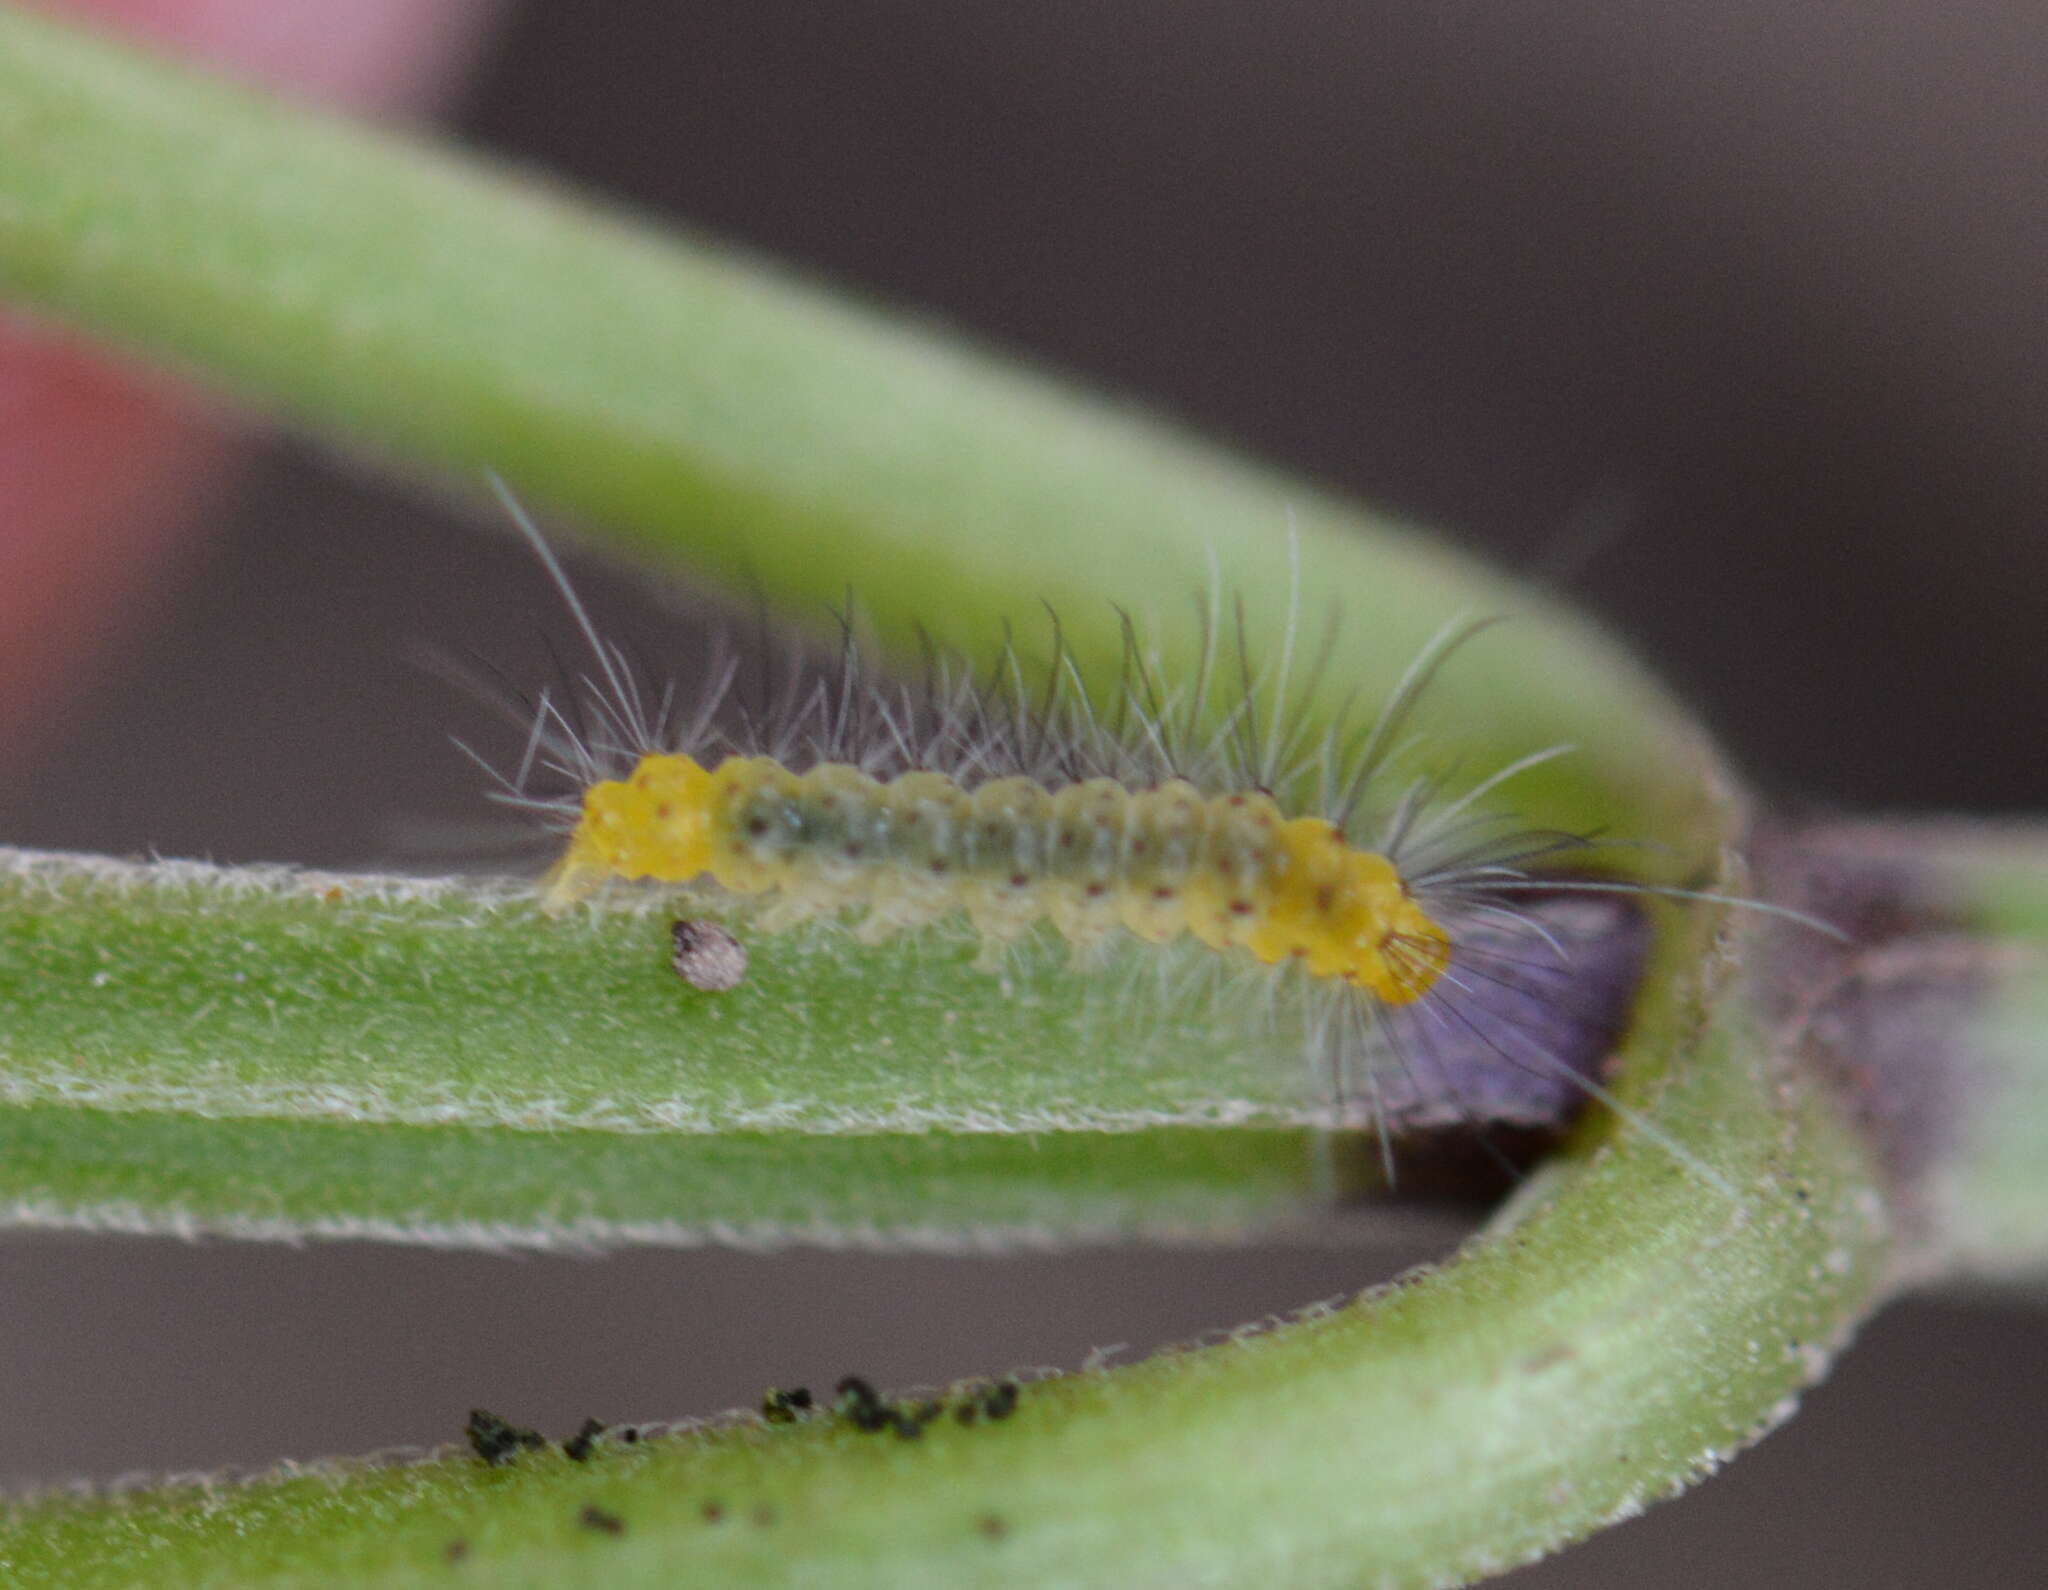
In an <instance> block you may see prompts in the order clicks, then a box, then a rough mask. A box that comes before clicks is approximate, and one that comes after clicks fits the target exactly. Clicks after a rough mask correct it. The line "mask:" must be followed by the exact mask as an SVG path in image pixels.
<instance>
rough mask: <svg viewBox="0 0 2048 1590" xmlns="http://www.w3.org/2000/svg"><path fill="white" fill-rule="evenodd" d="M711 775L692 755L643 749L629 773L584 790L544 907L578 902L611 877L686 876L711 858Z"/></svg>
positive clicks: (678, 879) (670, 879) (669, 879)
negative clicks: (649, 752)
mask: <svg viewBox="0 0 2048 1590" xmlns="http://www.w3.org/2000/svg"><path fill="white" fill-rule="evenodd" d="M711 795H712V775H711V774H710V773H708V772H706V771H705V770H704V769H703V768H702V767H701V766H699V765H698V763H696V762H695V761H693V760H692V759H691V758H689V757H687V756H665V755H654V756H643V757H642V758H641V759H640V761H639V764H638V765H637V766H636V767H635V768H634V769H633V772H632V776H631V777H629V778H625V779H607V780H605V781H604V782H602V783H598V784H593V785H592V786H591V787H590V788H589V789H587V790H585V791H584V793H583V807H582V815H581V816H580V817H579V818H578V819H577V822H576V830H575V832H574V833H573V834H571V835H570V838H569V848H568V849H567V850H565V851H564V852H563V853H562V859H561V860H559V861H557V862H556V863H555V865H554V867H553V868H552V869H551V870H550V871H549V873H548V876H547V880H546V885H545V893H544V895H543V897H542V906H543V909H545V910H547V911H550V912H554V911H561V910H564V909H566V908H567V907H569V906H571V905H574V904H575V903H576V902H577V901H578V900H581V899H582V898H584V896H586V895H588V894H589V893H590V892H591V891H592V890H593V889H595V888H596V887H597V886H598V885H599V884H601V883H603V882H604V881H605V879H607V878H614V877H616V878H628V879H632V878H652V879H654V880H656V881H657V882H661V883H685V882H688V881H689V880H690V879H691V878H694V877H696V876H697V875H698V874H699V873H701V872H704V871H705V870H706V869H707V868H708V867H709V866H710V865H711V807H712V801H711Z"/></svg>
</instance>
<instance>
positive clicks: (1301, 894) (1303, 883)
mask: <svg viewBox="0 0 2048 1590" xmlns="http://www.w3.org/2000/svg"><path fill="white" fill-rule="evenodd" d="M1280 854H1281V858H1282V860H1281V865H1280V868H1279V871H1278V875H1277V876H1276V877H1275V879H1274V881H1273V884H1272V889H1271V893H1270V894H1269V896H1268V898H1267V900H1266V902H1265V908H1264V910H1263V912H1262V913H1261V916H1260V921H1259V925H1258V927H1257V928H1256V929H1255V930H1254V931H1253V933H1252V935H1251V938H1250V940H1249V944H1250V948H1251V951H1252V953H1253V954H1254V955H1256V956H1258V957H1259V959H1260V960H1262V961H1268V962H1273V961H1281V960H1285V959H1287V958H1288V957H1289V956H1298V957H1300V958H1301V960H1302V961H1303V962H1304V964H1305V965H1306V966H1307V968H1308V972H1309V975H1310V976H1312V977H1326V978H1342V979H1344V981H1346V982H1348V983H1352V984H1355V985H1356V986H1358V987H1360V988H1363V989H1365V990H1366V991H1367V992H1368V993H1370V994H1372V995H1373V997H1374V998H1376V999H1379V1000H1381V1001H1382V1002H1383V1003H1385V1004H1389V1005H1409V1004H1413V1003H1414V1002H1415V1001H1416V1000H1418V999H1420V998H1421V997H1422V996H1423V995H1424V994H1426V993H1428V992H1429V990H1430V988H1431V987H1432V986H1433V985H1434V984H1435V982H1436V980H1437V978H1438V977H1439V976H1441V975H1442V973H1443V970H1444V968H1445V966H1447V965H1448V964H1449V962H1450V954H1451V943H1450V937H1449V935H1448V934H1446V933H1445V931H1444V930H1443V928H1442V927H1441V926H1439V925H1438V923H1437V922H1436V920H1435V919H1434V918H1433V917H1431V916H1430V915H1429V913H1428V912H1426V911H1425V910H1423V909H1422V907H1421V906H1420V905H1418V904H1417V903H1416V901H1415V899H1414V897H1413V896H1411V895H1410V894H1409V892H1408V886H1407V885H1406V884H1405V883H1403V882H1402V881H1401V874H1400V871H1399V870H1398V869H1397V868H1396V867H1395V866H1394V864H1393V862H1391V861H1390V860H1388V859H1387V858H1386V857H1385V856H1383V855H1380V854H1379V853H1378V852H1376V851H1371V850H1353V849H1352V848H1351V847H1350V846H1349V845H1347V844H1345V842H1344V836H1343V835H1342V834H1341V833H1339V832H1338V830H1337V828H1336V826H1335V825H1334V824H1332V823H1330V822H1328V821H1326V820H1325V819H1323V818H1320V817H1297V818H1295V819H1293V820H1292V821H1291V822H1288V823H1285V824H1283V825H1282V826H1281V830H1280Z"/></svg>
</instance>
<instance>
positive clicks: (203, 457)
mask: <svg viewBox="0 0 2048 1590" xmlns="http://www.w3.org/2000/svg"><path fill="white" fill-rule="evenodd" d="M44 9H46V10H48V11H50V12H52V13H53V14H58V15H64V16H68V17H70V18H72V19H75V20H78V21H82V22H86V23H89V24H92V25H96V26H103V27H105V28H107V29H110V30H113V31H118V32H120V33H123V34H125V35H127V36H129V37H131V38H133V39H135V40H136V41H137V42H139V43H144V44H148V45H152V46H157V47H161V48H163V49H167V50H172V51H175V52H177V53H180V54H185V55H189V56H192V57H194V58H196V59H198V60H201V61H204V62H206V63H208V64H209V65H211V66H214V67H217V68H219V69H220V70H222V71H224V72H228V73H231V74H233V75H236V76H239V77H243V78H246V79H248V80H250V81H252V82H256V83H260V84H264V85H267V86H268V87H271V88H274V89H276V90H277V91H279V92H280V93H284V94H288V95H292V96H295V97H299V98H304V99H310V100H317V101H321V102H324V103H327V104H332V105H336V106H339V107H343V108H346V109H350V110H354V111H358V112H363V113H368V114H378V115H388V114H393V113H400V112H417V111H420V110H422V109H424V108H425V107H427V106H429V105H431V104H432V103H433V101H434V100H435V99H436V97H437V96H438V95H439V94H440V93H441V92H442V91H443V90H444V89H445V88H446V87H447V86H448V84H449V83H450V81H451V80H452V79H453V78H454V77H455V76H456V74H457V73H458V72H459V70H460V68H461V66H462V64H463V62H464V61H465V60H466V59H467V58H468V56H469V54H470V52H471V50H472V48H473V45H474V43H475V41H476V39H477V37H478V35H479V32H480V28H481V25H482V23H483V22H484V20H485V18H486V17H487V16H488V14H489V11H490V9H491V7H490V3H489V0H453V3H448V0H437V3H436V4H432V5H420V4H416V3H412V0H316V3H309V4H293V5H282V4H278V3H276V0H148V3H144V0H78V3H72V4H64V5H47V6H45V8H44ZM243 435H244V428H243V426H242V425H240V424H239V423H238V422H237V421H236V420H235V418H234V417H233V416H232V414H231V413H230V412H229V411H227V410H226V409H225V408H224V407H223V406H222V405H221V404H219V403H217V402H215V401H213V400H211V399H210V398H208V397H206V396H205V395H203V394H200V393H198V392H195V391H192V390H190V389H189V388H187V387H186V386H184V385H183V384H181V383H179V382H177V381H175V380H173V379H171V378H169V377H166V376H163V375H160V374H157V373H154V372H151V371H149V370H147V369H145V368H143V367H141V366H139V365H138V364H136V363H135V362H134V361H132V360H129V359H126V358H123V357H121V356H119V355H118V354H112V353H109V352H107V351H105V350H103V349H100V348H98V347H96V346H95V345H94V344H92V343H91V342H90V341H88V340H86V339H84V338H81V337H79V336H77V335H74V334H72V333H70V332H68V331H65V330H63V329H61V328H57V327H54V326H50V325H47V324H43V323H40V322H38V321H36V320H34V319H32V318H30V317H29V316H27V315H24V314H21V313H18V312H15V313H9V312H7V311H6V310H5V309H4V307H0V774H4V773H5V772H7V771H8V769H9V768H10V767H11V766H18V765H20V764H21V763H22V762H24V761H25V760H26V758H27V755H28V752H29V750H30V749H31V746H32V744H33V741H34V739H35V737H36V735H37V734H38V732H39V730H41V729H42V728H44V727H46V726H47V725H48V724H49V723H50V722H51V721H52V720H53V719H54V717H55V716H56V714H57V713H58V712H60V711H61V709H62V708H63V706H64V705H65V704H66V703H67V702H68V701H71V700H75V699H76V696H77V692H78V690H79V689H80V688H81V686H82V685H83V684H84V683H85V682H86V680H87V679H88V678H89V677H90V675H91V673H92V670H93V668H94V666H95V663H96V661H97V660H98V659H100V658H103V657H105V656H106V655H107V654H108V653H109V651H110V648H111V647H112V646H113V644H114V643H115V642H116V640H117V639H118V638H119V636H120V634H121V633H122V631H123V630H125V629H126V628H127V627H128V625H129V624H130V623H131V622H132V621H133V620H134V619H135V618H136V617H137V616H138V615H139V614H140V613H141V612H143V611H145V610H147V608H148V607H149V605H150V602H151V599H152V596H153V594H154V593H156V592H158V591H160V590H161V589H162V588H163V587H164V584H165V582H166V581H167V580H168V579H169V578H170V575H171V572H172V569H173V567H174V565H175V562H176V560H177V558H178V555H179V550H180V548H181V547H183V546H185V545H186V544H187V543H189V542H190V541H191V540H192V539H193V538H194V537H195V536H197V535H199V534H201V533H202V532H203V523H202V520H201V518H200V515H199V510H200V508H201V507H202V505H204V504H205V503H207V502H208V501H210V500H213V499H214V497H215V495H216V494H217V492H218V490H219V488H220V486H221V485H222V483H223V482H224V481H225V480H226V478H227V477H228V475H229V473H230V471H231V470H232V468H233V465H234V462H235V460H236V458H237V457H238V455H239V453H240V450H241V449H240V442H241V440H242V438H243Z"/></svg>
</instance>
